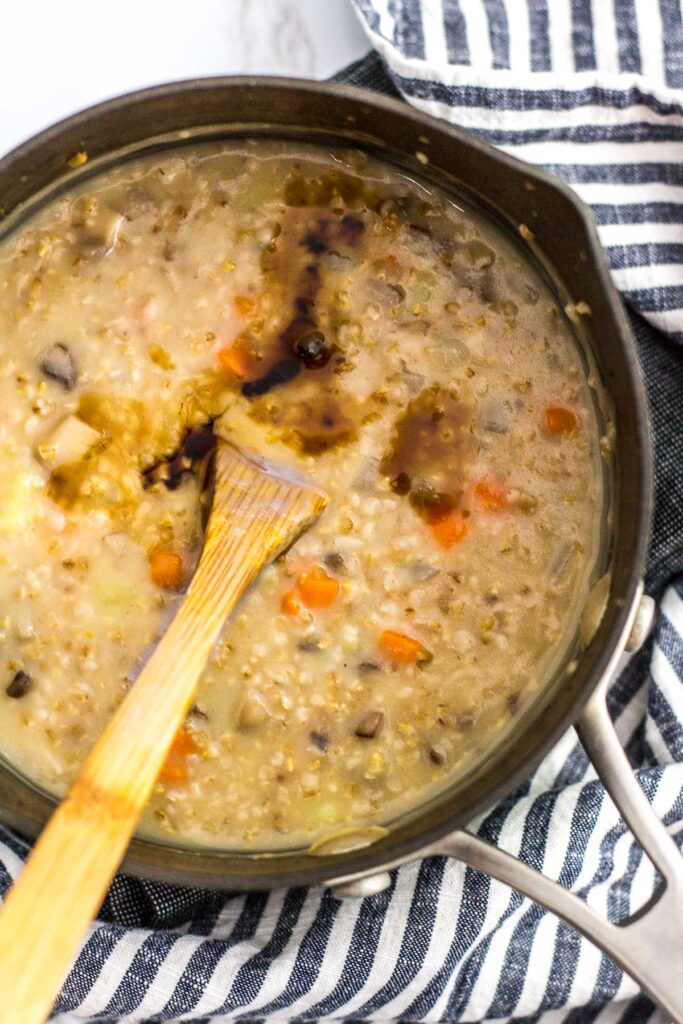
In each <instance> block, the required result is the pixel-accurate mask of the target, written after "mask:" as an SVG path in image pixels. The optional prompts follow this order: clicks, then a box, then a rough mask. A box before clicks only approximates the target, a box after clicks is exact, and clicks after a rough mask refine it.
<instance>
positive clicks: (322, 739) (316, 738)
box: [308, 729, 330, 753]
mask: <svg viewBox="0 0 683 1024" xmlns="http://www.w3.org/2000/svg"><path fill="white" fill-rule="evenodd" d="M308 738H309V740H310V741H311V743H312V744H313V746H314V747H317V748H318V750H322V752H323V753H326V752H327V751H328V750H329V747H330V737H329V736H328V734H327V733H326V732H322V731H320V730H318V729H311V731H310V732H309V734H308Z"/></svg>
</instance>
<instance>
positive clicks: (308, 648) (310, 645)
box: [296, 636, 322, 654]
mask: <svg viewBox="0 0 683 1024" xmlns="http://www.w3.org/2000/svg"><path fill="white" fill-rule="evenodd" d="M296 646H297V648H298V650H300V651H304V652H305V653H306V654H318V653H319V652H320V651H321V650H322V648H321V646H320V637H319V636H305V637H304V638H303V640H299V643H298V644H297V645H296Z"/></svg>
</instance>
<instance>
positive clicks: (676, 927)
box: [433, 678, 683, 1024]
mask: <svg viewBox="0 0 683 1024" xmlns="http://www.w3.org/2000/svg"><path fill="white" fill-rule="evenodd" d="M607 683H608V680H607V678H605V679H604V680H603V681H602V683H601V684H600V685H599V686H598V688H597V689H596V690H595V692H594V693H593V695H592V697H591V698H590V701H589V703H588V705H587V706H586V708H585V710H584V712H583V714H582V716H581V718H580V719H579V722H578V724H577V731H578V733H579V736H580V739H581V742H582V744H583V746H584V747H585V749H586V752H587V753H588V755H589V757H590V759H591V760H592V762H593V764H594V765H595V768H596V770H597V772H598V775H599V776H600V778H601V780H602V782H603V784H604V786H605V789H606V790H607V792H608V793H609V794H610V796H611V797H612V799H613V800H614V803H615V804H616V806H617V807H618V808H619V810H620V811H621V814H622V815H623V818H624V820H625V821H626V823H627V824H628V825H629V826H630V828H631V831H632V832H633V834H634V836H635V837H636V838H637V839H638V840H639V842H640V844H641V846H642V847H643V849H644V851H645V852H646V854H647V855H648V856H649V857H650V859H651V860H652V862H653V864H654V865H655V867H656V868H657V869H658V871H659V873H660V875H661V876H662V883H661V884H660V885H659V887H658V888H657V889H656V890H655V892H654V893H653V895H652V897H651V898H650V900H649V901H648V902H647V903H646V904H645V906H643V907H642V908H640V909H639V910H638V911H637V912H636V913H635V914H634V915H633V916H632V917H630V918H628V919H627V920H625V921H621V922H619V923H618V924H610V922H608V921H605V920H604V918H602V917H600V915H599V914H597V913H596V912H595V911H594V910H591V908H590V907H589V906H588V905H587V904H586V903H584V902H583V900H581V899H579V897H578V896H575V895H574V894H573V893H571V892H569V891H568V890H566V889H564V888H563V887H562V886H561V885H558V883H557V882H554V881H552V880H551V879H550V878H546V876H545V875H542V874H541V873H540V872H538V871H536V870H535V869H534V868H531V867H529V866H528V865H527V864H523V863H522V862H521V861H518V860H517V859H516V858H515V857H512V856H510V854H508V853H505V852H504V851H503V850H499V849H498V848H497V847H495V846H492V845H491V844H490V843H487V842H485V841H484V840H482V839H479V838H478V837H477V836H473V835H472V834H471V833H469V832H465V831H461V832H455V833H454V834H453V835H451V836H448V837H447V838H446V839H445V840H443V841H442V842H440V843H437V844H436V846H437V849H436V850H435V851H433V852H439V853H444V854H447V855H448V856H453V857H457V858H458V860H461V861H464V862H465V863H466V864H468V865H469V866H470V867H473V868H476V869H477V870H479V871H485V872H486V874H488V875H492V876H493V877H494V878H497V879H498V880H499V881H501V882H505V883H506V884H507V885H509V886H511V887H512V888H513V889H516V890H517V891H518V892H521V893H524V895H526V896H528V897H529V898H530V899H532V900H534V901H535V902H536V903H540V904H541V906H543V907H546V909H547V910H550V911H552V913H554V914H557V916H558V917H561V918H562V920H563V921H566V922H567V924H569V925H571V926H572V927H573V928H576V930H577V931H579V932H581V934H582V935H585V936H586V938H588V939H590V940H591V942H593V943H595V945H596V946H598V947H599V948H600V949H602V950H603V951H604V952H605V953H606V954H607V955H608V956H609V957H610V958H611V959H612V960H614V962H615V963H617V964H618V965H619V966H620V967H622V968H623V969H624V970H625V971H626V972H627V973H628V974H630V975H631V977H632V978H634V979H635V980H636V981H637V982H638V984H639V985H640V986H641V987H642V988H643V990H644V991H645V992H646V993H647V994H648V995H649V996H650V998H651V999H653V1000H654V1002H655V1003H657V1005H658V1006H659V1007H660V1008H661V1009H662V1010H664V1011H665V1012H666V1013H667V1014H668V1015H669V1016H670V1017H671V1019H672V1020H673V1021H674V1022H675V1024H683V983H682V982H681V977H680V960H681V956H682V955H683V858H682V857H681V855H680V854H679V852H678V849H677V847H676V844H675V843H674V841H673V839H672V838H671V836H670V835H669V833H668V832H667V830H666V828H665V827H664V825H663V824H662V822H661V821H659V819H658V818H657V817H656V815H655V813H654V811H653V810H652V808H651V806H650V804H649V802H648V800H647V798H646V796H645V794H644V793H643V791H642V789H641V788H640V785H639V783H638V781H637V779H636V777H635V776H634V774H633V772H632V771H631V767H630V765H629V763H628V760H627V758H626V755H625V754H624V751H623V749H622V747H621V744H620V743H619V739H618V737H617V734H616V732H615V730H614V726H613V725H612V720H611V718H610V716H609V712H608V710H607V702H606V692H607Z"/></svg>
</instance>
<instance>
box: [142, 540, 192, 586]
mask: <svg viewBox="0 0 683 1024" xmlns="http://www.w3.org/2000/svg"><path fill="white" fill-rule="evenodd" d="M149 573H150V576H151V577H152V582H153V583H156V585H157V587H164V588H165V589H166V590H178V588H179V587H182V585H183V578H184V576H185V572H184V569H183V560H182V558H181V557H180V555H179V554H177V552H175V551H170V550H169V549H168V548H157V549H156V551H152V553H151V554H150V556H149Z"/></svg>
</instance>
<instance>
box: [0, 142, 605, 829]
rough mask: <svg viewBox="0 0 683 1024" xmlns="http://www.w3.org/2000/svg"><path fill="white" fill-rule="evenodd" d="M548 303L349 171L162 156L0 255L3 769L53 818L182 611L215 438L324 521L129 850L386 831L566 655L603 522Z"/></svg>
mask: <svg viewBox="0 0 683 1024" xmlns="http://www.w3.org/2000/svg"><path fill="white" fill-rule="evenodd" d="M590 383H591V382H590V381H589V380H588V379H587V375H586V370H585V368H584V365H583V362H582V359H581V356H580V353H579V351H578V348H577V346H576V344H575V342H574V339H573V337H572V333H571V331H570V329H569V325H568V323H567V321H566V319H565V318H564V316H563V314H562V311H561V310H560V309H559V307H558V305H557V303H556V301H555V300H554V298H553V296H552V295H551V293H550V291H549V290H548V288H547V287H546V285H545V283H544V282H543V281H542V280H541V279H540V278H539V277H538V275H537V274H536V273H535V271H534V270H533V268H532V266H531V265H530V263H529V262H528V261H527V260H526V258H525V256H524V252H523V247H522V243H520V245H519V246H517V245H516V244H513V243H512V242H511V241H510V240H508V238H507V237H504V236H503V235H502V234H501V233H500V232H499V231H498V229H496V228H494V227H493V226H492V225H491V224H490V223H489V222H488V221H487V220H484V219H482V218H481V217H480V216H479V215H477V214H476V212H474V211H472V210H471V209H469V208H466V207H461V206H460V205H456V204H455V203H454V202H453V200H452V199H450V198H449V197H447V196H446V195H445V194H442V193H440V192H439V191H438V190H437V189H435V188H434V187H432V186H429V187H427V186H426V185H424V184H421V183H420V182H419V181H417V180H414V179H412V178H410V177H408V176H406V175H404V174H403V173H401V172H399V171H397V170H395V169H391V168H390V167H389V166H387V165H384V164H382V163H379V162H376V161H374V160H372V159H369V158H367V157H365V156H363V155H362V154H360V153H357V152H341V151H340V152H333V153H325V152H323V151H322V150H318V149H315V148H313V147H311V148H308V147H304V146H301V147H298V148H294V147H293V146H292V145H291V144H287V145H285V144H284V143H277V142H265V141H259V142H240V143H230V144H227V143H225V144H223V143H221V144H212V145H210V146H202V147H195V148H187V149H179V150H173V151H167V152H165V153H162V154H160V155H156V156H154V157H148V158H145V159H140V160H138V161H136V162H132V163H129V164H127V165H124V166H121V167H119V168H118V169H116V170H113V171H109V172H108V173H107V174H106V175H102V176H99V177H93V178H92V179H91V180H89V181H88V182H86V184H85V185H81V186H79V187H78V188H75V189H73V190H72V191H71V192H69V193H68V194H65V195H63V196H62V197H60V198H57V199H55V200H53V201H52V202H51V203H50V204H49V205H48V206H47V207H46V208H45V209H44V210H43V211H42V212H40V213H39V214H38V215H36V216H35V217H33V219H32V220H30V221H29V222H28V223H27V224H26V225H24V226H23V227H22V229H21V230H20V231H17V232H15V233H14V234H13V235H11V236H10V237H9V238H8V239H7V240H6V241H5V242H4V243H3V245H2V247H1V248H0V409H1V410H2V412H1V415H0V466H1V469H2V479H3V487H2V501H1V502H0V682H1V689H0V723H1V729H2V732H1V740H0V746H1V748H2V752H3V754H4V756H5V757H6V758H7V759H8V760H9V761H11V762H12V763H14V764H15V765H16V766H17V767H18V768H19V769H20V770H21V771H23V772H24V773H26V775H28V776H29V777H30V778H32V779H33V780H35V781H36V782H37V783H38V784H39V785H41V786H44V787H45V788H46V789H48V790H50V791H52V792H55V793H58V794H61V793H64V791H65V789H66V787H67V786H68V784H69V782H70V781H71V780H72V779H73V777H74V775H75V773H76V772H77V771H78V768H79V765H80V764H81V762H82V760H83V758H84V756H85V755H86V753H87V751H88V750H89V748H90V747H91V746H92V744H93V742H94V740H95V738H96V737H97V735H98V734H99V732H100V731H101V729H102V727H103V725H104V723H105V722H106V720H107V718H108V716H109V715H111V713H112V711H113V709H114V708H115V707H116V706H117V704H118V703H119V702H120V701H121V699H122V698H123V696H124V694H125V693H126V690H127V689H128V688H129V687H130V686H131V685H134V681H135V677H136V675H137V674H138V673H139V671H140V667H141V665H142V664H143V663H144V659H145V657H146V655H147V654H148V653H149V651H150V649H151V647H152V645H153V644H154V643H155V641H156V639H157V638H158V637H159V635H160V633H161V632H162V631H163V629H164V626H165V624H166V623H167V622H168V621H169V618H170V617H171V615H172V614H173V611H174V608H175V607H176V606H177V603H178V601H179V600H180V599H181V596H182V591H183V589H184V588H185V587H186V585H187V583H188V581H189V579H190V577H191V574H192V570H193V566H194V564H195V563H196V560H197V558H198V555H199V551H200V549H201V527H202V516H201V501H200V497H201V490H202V483H203V480H204V469H205V467H206V461H207V459H208V458H209V457H210V451H211V449H212V447H213V445H214V444H215V436H216V434H217V433H222V434H225V435H226V436H229V437H231V438H233V439H236V440H237V441H238V442H239V443H242V444H246V445H249V446H250V447H253V448H256V449H258V450H259V451H262V452H264V453H265V454H269V453H270V454H272V455H274V456H276V457H278V458H280V459H285V460H289V461H290V462H294V463H296V464H298V465H299V466H300V467H301V468H303V469H304V470H305V471H306V472H307V473H308V474H310V476H311V477H312V478H313V479H314V480H315V482H316V483H317V484H318V485H319V486H320V487H322V488H323V489H324V490H325V491H326V492H327V493H328V495H329V496H330V499H331V500H330V504H329V506H328V508H327V510H326V511H325V513H324V515H323V516H322V518H321V519H320V520H319V522H318V523H317V525H316V526H315V527H314V528H312V529H311V530H310V531H309V532H308V533H307V534H306V535H305V536H303V537H302V538H301V539H300V540H299V541H298V542H297V543H296V544H295V545H294V547H293V548H292V549H291V550H290V551H289V552H288V553H287V554H286V555H285V556H283V557H281V558H280V559H278V560H277V561H276V562H275V563H274V564H273V565H271V566H270V567H268V568H267V569H266V570H265V571H264V572H263V573H262V574H261V576H260V577H259V579H258V581H257V583H256V585H255V586H254V587H253V588H252V589H251V590H250V592H249V593H248V594H247V595H246V596H245V598H244V599H243V600H242V602H241V604H240V606H239V608H238V610H237V612H236V614H235V615H234V616H233V617H232V619H231V621H230V622H229V623H228V624H227V625H226V628H225V630H224V632H223V636H222V638H221V640H220V641H219V643H218V644H217V646H216V649H215V651H214V653H213V655H212V658H211V660H210V662H209V664H208V666H207V668H206V671H205V672H204V675H203V677H202V680H201V683H200V686H199V690H198V692H197V695H196V701H195V703H194V704H193V706H192V707H191V708H190V710H189V712H188V715H187V718H186V721H185V724H184V726H183V728H182V730H181V731H180V732H179V733H178V735H177V737H176V740H175V742H174V745H173V748H172V750H171V753H170V755H169V758H168V760H167V762H166V765H165V767H164V769H163V771H162V773H161V776H160V779H159V783H158V786H157V789H156V792H155V794H154V797H153V799H152V801H151V804H150V806H149V808H148V811H147V812H146V817H145V820H144V829H145V830H146V831H148V832H152V833H154V834H157V835H159V834H163V835H165V836H167V837H169V838H173V837H177V838H178V837H179V838H181V839H183V840H188V841H199V842H205V843H210V844H213V845H222V846H225V847H228V848H240V847H246V848H252V849H256V848H268V847H274V846H283V845H297V844H301V843H309V842H311V841H312V840H314V839H315V838H316V837H319V836H321V835H322V836H324V835H325V834H327V833H333V832H334V831H335V830H337V829H340V828H342V827H344V826H346V825H349V824H351V823H354V824H359V825H381V824H383V823H386V822H388V821H390V820H391V819H392V818H394V817H396V816H397V815H398V814H399V813H401V812H402V811H404V810H406V809H407V808H410V807H411V806H414V805H415V804H417V803H418V802H419V801H421V800H423V799H425V797H426V796H428V795H430V794H433V793H435V792H437V791H438V790H439V789H442V788H443V787H444V786H446V785H447V784H448V782H449V780H451V779H452V778H453V777H454V775H455V774H459V773H462V772H464V771H466V770H467V769H469V768H470V767H472V766H473V765H474V764H475V763H476V762H477V760H478V759H479V758H481V756H482V755H483V754H484V753H485V752H486V750H487V749H488V748H489V747H490V745H491V744H492V743H493V742H494V741H495V740H496V739H497V738H498V737H499V736H500V735H501V733H502V731H503V730H505V729H506V728H507V727H508V726H509V724H510V723H511V721H512V719H513V718H514V716H515V715H516V714H518V712H519V710H520V708H522V707H523V705H524V704H525V702H528V701H529V700H530V699H532V698H533V695H534V694H535V693H536V692H537V691H538V690H539V689H540V688H541V687H543V685H544V684H545V683H546V682H547V681H548V680H549V678H550V677H551V676H552V674H553V673H554V672H555V671H556V670H557V668H558V666H559V665H560V664H561V663H562V662H563V659H565V658H566V656H567V652H568V651H569V650H571V648H572V645H573V643H574V639H575V636H576V629H577V622H578V619H579V616H580V613H581V609H582V607H583V604H584V602H585V599H586V596H587V594H588V591H589V589H590V586H591V583H592V581H593V573H594V568H595V562H596V555H597V549H598V545H599V537H600V523H601V519H602V514H603V470H602V465H601V451H600V437H599V428H598V424H597V421H596V417H595V412H594V401H593V397H592V394H591V389H590Z"/></svg>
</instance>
